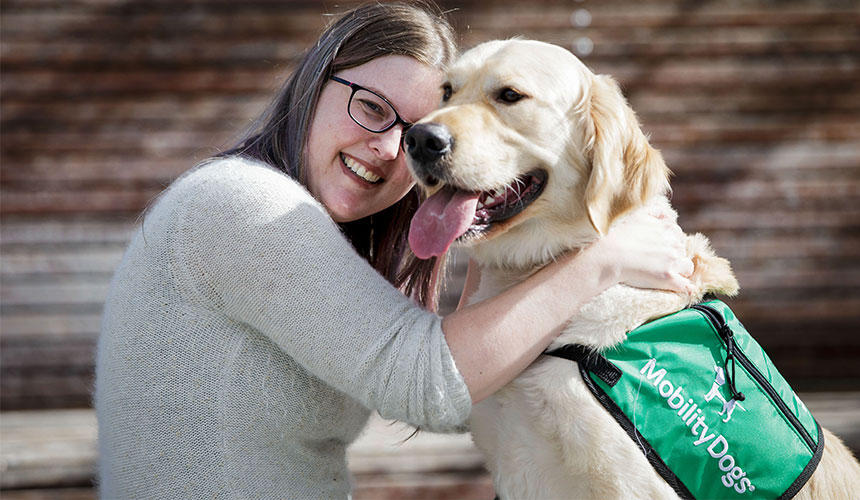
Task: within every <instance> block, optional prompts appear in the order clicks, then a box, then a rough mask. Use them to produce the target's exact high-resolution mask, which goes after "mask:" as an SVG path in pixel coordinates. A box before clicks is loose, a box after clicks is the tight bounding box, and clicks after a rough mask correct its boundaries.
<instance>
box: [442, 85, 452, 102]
mask: <svg viewBox="0 0 860 500" xmlns="http://www.w3.org/2000/svg"><path fill="white" fill-rule="evenodd" d="M453 93H454V89H452V88H451V84H450V83H446V84H445V85H443V86H442V102H448V99H450V98H451V94H453Z"/></svg>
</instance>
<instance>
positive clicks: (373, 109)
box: [359, 99, 385, 116]
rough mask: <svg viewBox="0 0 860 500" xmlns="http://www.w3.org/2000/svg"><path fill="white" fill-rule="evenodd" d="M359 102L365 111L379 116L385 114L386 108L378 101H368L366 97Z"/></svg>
mask: <svg viewBox="0 0 860 500" xmlns="http://www.w3.org/2000/svg"><path fill="white" fill-rule="evenodd" d="M359 102H360V103H361V107H362V109H364V112H365V113H368V114H372V115H377V116H382V115H384V114H385V111H384V109H383V108H382V106H381V105H380V104H378V103H375V102H373V101H366V100H364V99H362V100H360V101H359Z"/></svg>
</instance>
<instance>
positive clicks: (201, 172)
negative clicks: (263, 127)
mask: <svg viewBox="0 0 860 500" xmlns="http://www.w3.org/2000/svg"><path fill="white" fill-rule="evenodd" d="M164 195H165V197H167V198H171V199H172V201H173V202H174V203H176V202H178V203H182V204H187V205H190V206H195V207H201V206H202V207H205V208H206V209H207V210H208V211H212V210H216V209H218V208H219V207H220V208H223V209H226V210H230V209H231V207H233V208H240V207H242V206H245V205H251V206H253V207H255V209H258V210H266V209H274V210H284V209H289V208H290V207H294V206H297V205H307V204H310V205H312V206H314V207H316V208H319V209H320V210H323V209H322V207H321V206H320V205H319V203H318V202H317V201H316V200H315V199H314V197H313V196H312V195H311V194H310V193H309V192H308V191H307V189H305V187H304V186H302V185H301V184H300V183H299V182H298V181H296V180H295V179H293V178H292V177H290V176H289V175H287V174H286V173H284V172H282V171H280V170H278V169H276V168H275V167H272V166H270V165H267V164H265V163H263V162H260V161H257V160H253V159H250V158H245V157H241V156H226V157H217V158H212V159H209V160H206V161H204V162H202V163H200V164H198V165H197V166H195V167H194V168H192V169H190V170H188V171H187V172H185V173H184V174H182V175H181V176H180V177H179V178H177V179H176V180H175V181H174V182H173V184H171V186H170V188H169V189H168V190H167V191H166V192H165V194H164Z"/></svg>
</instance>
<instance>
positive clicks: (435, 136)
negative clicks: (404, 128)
mask: <svg viewBox="0 0 860 500" xmlns="http://www.w3.org/2000/svg"><path fill="white" fill-rule="evenodd" d="M403 145H404V149H405V150H406V154H407V155H409V159H410V160H411V161H410V164H411V165H412V169H413V171H414V173H415V174H416V175H417V176H418V177H419V178H420V179H421V180H422V181H423V182H424V183H425V184H427V185H429V186H433V185H435V184H436V183H437V182H438V180H439V178H441V177H443V173H444V163H445V162H444V160H445V158H446V156H447V155H448V154H449V153H450V152H451V150H452V149H453V148H454V138H453V137H452V136H451V133H450V132H449V131H448V127H446V126H445V125H441V124H438V123H418V124H416V125H414V126H413V127H411V128H410V129H409V131H408V132H406V136H405V137H404V139H403Z"/></svg>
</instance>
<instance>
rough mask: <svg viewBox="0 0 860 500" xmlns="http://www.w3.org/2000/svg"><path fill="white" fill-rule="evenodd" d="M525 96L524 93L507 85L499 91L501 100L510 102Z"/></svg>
mask: <svg viewBox="0 0 860 500" xmlns="http://www.w3.org/2000/svg"><path fill="white" fill-rule="evenodd" d="M524 97H525V96H524V95H523V94H520V93H519V92H517V91H516V90H514V89H512V88H510V87H505V88H503V89H502V90H500V91H499V100H500V101H502V102H505V103H508V104H513V103H515V102H517V101H519V100H520V99H522V98H524Z"/></svg>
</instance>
